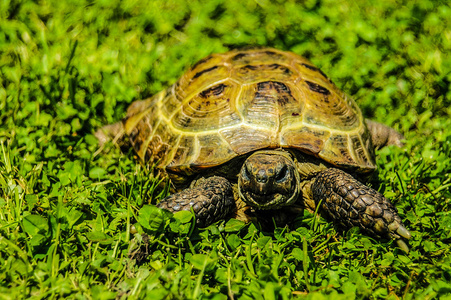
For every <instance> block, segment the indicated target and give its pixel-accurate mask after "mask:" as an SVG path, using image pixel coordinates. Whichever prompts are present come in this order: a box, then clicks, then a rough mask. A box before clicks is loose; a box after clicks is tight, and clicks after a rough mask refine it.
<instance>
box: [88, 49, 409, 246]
mask: <svg viewBox="0 0 451 300" xmlns="http://www.w3.org/2000/svg"><path fill="white" fill-rule="evenodd" d="M124 134H125V136H126V137H128V141H129V143H130V144H131V145H132V146H133V147H134V149H135V150H136V152H137V154H138V156H139V157H140V158H141V159H142V161H143V162H146V163H149V164H156V166H157V167H158V168H159V169H160V170H161V171H162V172H164V174H167V175H168V176H169V178H170V180H171V183H172V186H173V188H174V190H175V191H176V193H175V194H172V195H170V196H168V197H167V198H165V199H163V200H162V201H161V202H160V203H159V204H158V205H157V206H158V207H160V208H163V209H166V210H169V211H172V212H177V211H180V210H192V211H193V212H194V214H195V217H196V222H197V224H198V225H199V226H208V225H210V224H212V223H214V222H216V221H218V220H220V219H224V218H226V217H229V216H231V217H235V218H239V219H243V220H245V221H249V220H253V218H255V217H257V218H258V216H260V218H261V219H266V218H268V217H269V218H271V217H274V218H276V219H277V216H279V215H280V216H285V215H288V214H289V213H288V212H295V213H298V212H299V211H301V210H302V209H307V210H309V211H311V212H314V211H315V210H317V209H318V211H319V212H320V213H321V215H323V216H325V217H326V218H327V219H329V220H331V221H332V222H334V223H335V224H336V225H337V226H338V227H342V228H344V229H348V228H351V227H355V226H357V227H360V228H361V230H362V231H363V232H365V233H366V234H368V235H371V236H373V237H375V238H385V239H387V238H388V239H393V240H395V241H396V242H397V243H398V245H399V247H400V248H401V249H403V250H405V251H408V246H407V244H406V242H405V241H404V240H405V239H409V238H410V236H411V235H410V233H409V231H408V230H407V229H406V227H405V226H404V225H403V223H402V220H401V218H400V216H399V215H398V213H397V210H396V208H395V207H394V206H393V204H392V203H390V202H389V200H387V199H386V198H385V197H384V196H383V195H382V194H381V193H379V192H377V191H376V190H374V189H372V188H370V187H368V186H367V185H365V184H363V183H362V182H361V181H363V180H364V179H365V178H367V177H368V174H369V173H370V172H372V171H374V170H375V169H376V165H375V154H374V150H375V149H376V148H380V147H383V146H385V145H397V146H402V139H403V136H402V135H401V134H400V133H398V132H397V131H395V130H394V129H392V128H390V127H388V126H386V125H383V124H381V123H378V122H375V121H371V120H368V119H365V118H364V117H363V115H362V113H361V111H360V109H359V107H358V106H357V105H356V103H355V102H354V101H353V100H352V99H351V98H350V97H348V96H347V95H346V94H344V93H343V92H341V91H340V90H339V89H338V88H337V87H336V86H335V85H334V84H333V83H332V81H331V80H330V79H329V78H328V77H327V76H326V75H325V74H324V73H323V72H322V71H321V70H319V69H318V68H317V67H315V66H314V65H313V64H312V63H311V62H310V61H308V60H307V59H305V58H303V57H301V56H298V55H296V54H294V53H291V52H285V51H281V50H277V49H272V48H261V49H246V50H232V51H229V52H227V53H222V54H213V55H210V56H208V57H206V58H204V59H202V60H200V61H199V62H198V63H196V64H195V65H194V66H193V67H192V68H191V69H190V70H189V71H188V72H186V73H185V74H184V75H183V76H182V77H181V78H180V79H179V80H178V81H177V82H176V83H175V84H174V85H172V86H171V87H169V88H168V89H166V90H164V91H161V92H160V93H158V94H156V95H154V96H153V97H151V98H149V99H146V100H141V101H136V102H134V103H132V104H131V106H130V107H129V108H128V111H127V115H126V117H125V119H123V120H122V121H120V122H118V123H115V124H112V125H108V126H105V127H104V128H102V129H101V130H99V131H97V132H96V136H97V137H98V139H99V140H100V143H104V142H105V141H107V140H108V139H111V138H112V137H120V136H122V135H124ZM281 219H284V218H282V217H281Z"/></svg>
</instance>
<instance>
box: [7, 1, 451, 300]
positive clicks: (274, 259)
mask: <svg viewBox="0 0 451 300" xmlns="http://www.w3.org/2000/svg"><path fill="white" fill-rule="evenodd" d="M242 2H243V1H242V0H229V1H219V0H212V1H194V0H193V1H189V3H190V4H188V1H182V0H180V1H175V0H169V1H165V0H161V1H160V0H158V1H151V2H149V3H145V2H143V1H138V0H133V1H119V0H108V1H106V0H103V1H97V2H93V1H82V0H80V1H54V0H52V1H35V2H33V1H29V0H23V1H20V0H17V1H8V0H3V1H0V298H1V299H19V298H32V299H40V298H63V297H64V298H75V299H115V298H122V299H125V298H132V299H133V298H149V299H162V298H169V299H173V298H193V299H198V298H199V297H202V298H203V299H226V298H227V297H230V298H234V299H290V298H296V297H299V298H306V299H328V298H331V299H340V298H341V299H387V298H388V299H400V298H402V299H437V298H440V299H451V283H450V282H451V254H450V248H451V246H450V242H451V213H450V206H451V192H450V187H451V177H450V173H451V158H450V157H451V118H450V117H451V90H450V81H451V73H450V71H451V59H450V53H451V19H450V17H449V16H450V15H451V8H450V6H449V5H448V4H447V1H438V0H430V1H427V0H424V1H407V0H406V1H376V0H374V1H368V0H358V1H341V0H338V1H337V0H323V1H319V0H318V1H315V0H306V1H298V2H295V1H279V3H276V2H275V1H267V0H259V1H247V2H245V3H244V4H242ZM244 45H267V46H273V47H277V48H280V49H285V50H292V51H295V52H296V53H299V54H301V55H304V56H306V57H308V58H309V59H310V60H312V61H313V62H314V63H315V64H316V65H317V66H319V67H321V69H322V70H323V71H324V72H325V73H326V74H328V75H329V77H331V78H332V79H333V81H334V82H335V83H336V84H337V85H338V86H339V87H340V88H342V89H343V90H344V91H346V92H347V93H348V94H349V95H352V97H354V99H356V101H357V102H358V104H359V105H360V107H361V108H362V111H363V112H364V114H365V115H366V116H368V117H371V118H373V119H375V120H378V121H381V122H384V123H385V124H388V125H391V126H393V127H395V128H397V129H398V130H400V131H401V132H402V133H403V134H405V136H406V146H405V148H404V149H397V148H387V149H383V150H381V151H379V152H378V153H377V155H378V160H377V161H378V166H379V169H378V170H379V171H378V173H377V176H376V179H375V180H374V181H372V182H371V184H372V186H373V187H375V188H377V189H378V190H379V191H381V192H383V193H384V194H385V195H386V196H387V197H388V198H389V199H391V201H393V203H395V205H396V207H397V208H398V210H399V213H400V215H401V216H402V218H403V219H404V221H405V225H406V226H407V227H408V228H409V230H410V231H411V233H412V239H411V240H410V241H409V244H410V247H411V251H410V253H409V254H404V253H403V252H402V251H401V250H400V249H398V248H396V246H395V245H394V244H393V243H391V242H388V241H375V240H373V239H371V238H369V237H366V236H364V235H361V234H360V233H359V232H358V230H350V231H348V232H344V233H341V232H337V231H336V230H335V229H334V228H333V226H332V225H331V224H329V223H327V222H325V221H324V220H323V219H318V218H315V217H313V216H312V215H309V214H306V215H305V216H304V218H300V219H299V220H298V224H297V226H295V227H294V228H291V229H288V228H276V229H275V230H274V231H272V232H263V231H260V230H258V229H257V228H256V226H255V225H254V224H248V225H244V224H242V223H239V222H238V223H237V222H236V221H233V220H232V221H222V222H219V223H217V224H215V225H212V226H210V227H208V228H206V229H197V228H194V227H193V226H192V224H193V223H192V222H193V220H192V218H191V215H190V214H185V213H181V214H176V215H175V216H173V217H170V216H166V215H163V214H162V212H161V211H159V210H156V209H155V208H154V207H153V206H151V205H150V204H155V203H156V202H157V201H158V200H159V199H161V198H162V197H164V196H165V195H166V194H167V191H166V189H165V188H164V183H165V182H161V183H160V184H159V181H160V179H158V178H155V177H154V176H153V173H152V167H151V166H142V165H140V164H139V162H138V160H137V159H136V157H135V156H134V154H133V152H132V151H129V152H125V153H122V152H121V150H120V149H118V148H117V147H115V146H114V145H111V144H109V145H108V146H107V147H106V148H105V149H103V150H102V151H98V150H99V146H98V144H97V141H96V139H95V138H94V136H93V133H94V132H95V131H96V130H97V129H98V128H99V127H100V126H102V125H105V124H108V123H112V122H114V121H117V120H120V119H121V118H122V117H123V116H124V114H125V110H126V108H127V106H128V105H129V104H130V103H131V102H132V101H134V100H137V99H142V98H144V97H148V96H150V95H152V94H154V93H156V92H158V91H159V90H161V89H163V88H164V87H167V86H168V85H170V84H172V83H173V82H174V81H175V80H176V79H177V78H178V77H179V76H180V75H181V74H182V73H183V72H184V70H186V69H187V67H188V66H189V65H191V64H193V63H194V62H195V61H197V60H198V59H201V58H203V57H204V56H206V55H208V54H210V53H213V52H222V51H226V50H227V49H230V48H234V47H238V46H244ZM131 225H135V226H136V228H138V230H139V231H142V230H144V231H146V232H147V233H148V234H149V235H148V240H147V241H142V238H141V235H140V234H132V233H131V232H130V227H131ZM140 245H147V249H145V248H141V249H140V248H139V247H140ZM138 249H140V251H141V252H137V250H138ZM146 250H147V252H146ZM146 253H147V255H145V256H143V255H142V254H146ZM138 254H140V255H138Z"/></svg>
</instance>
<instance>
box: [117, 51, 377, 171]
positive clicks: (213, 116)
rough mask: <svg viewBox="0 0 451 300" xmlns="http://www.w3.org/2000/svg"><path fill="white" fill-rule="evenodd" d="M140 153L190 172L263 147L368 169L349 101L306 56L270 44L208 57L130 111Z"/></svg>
mask: <svg viewBox="0 0 451 300" xmlns="http://www.w3.org/2000/svg"><path fill="white" fill-rule="evenodd" d="M125 125H126V126H125V127H126V131H127V133H129V135H130V137H131V140H132V143H134V145H135V148H137V150H138V153H139V154H140V157H141V158H143V159H146V158H149V157H156V159H155V158H152V159H151V160H153V161H157V160H159V165H160V166H161V167H166V168H167V170H169V171H170V172H172V173H180V174H190V173H193V172H195V171H196V170H200V169H202V168H206V167H210V166H215V165H219V164H223V163H226V162H227V161H229V160H231V159H233V158H234V157H236V156H239V155H243V154H247V153H249V152H252V151H255V150H258V149H263V148H279V147H284V148H295V149H298V150H300V151H303V152H305V153H308V154H311V155H314V156H316V157H319V158H321V159H324V160H325V161H327V162H329V163H331V164H334V165H337V166H340V167H352V168H354V169H356V170H360V171H365V170H372V169H374V168H375V165H374V153H373V150H372V145H371V140H370V135H369V133H368V130H367V128H366V125H365V121H364V119H363V116H362V114H361V112H360V110H359V108H358V107H357V105H356V103H355V102H354V101H353V100H352V99H351V98H349V97H347V96H346V95H345V94H343V93H342V92H341V91H340V90H339V89H338V88H337V87H336V86H335V85H334V84H333V83H332V82H331V81H330V79H329V78H328V77H327V76H326V75H325V74H324V73H322V72H321V71H320V70H319V69H318V68H317V67H315V66H314V65H313V64H312V63H311V62H309V61H308V60H307V59H305V58H303V57H300V56H298V55H296V54H293V53H290V52H284V51H279V50H275V49H256V50H242V51H240V50H236V51H231V52H227V53H224V54H214V55H211V56H209V57H207V58H205V59H203V60H201V61H199V62H198V63H197V64H195V65H194V66H193V67H192V68H191V69H190V70H189V71H188V72H186V73H185V74H184V75H183V76H182V77H181V78H180V79H179V81H178V82H177V83H175V84H174V85H173V86H172V87H171V88H169V89H167V90H166V91H164V92H161V93H159V94H157V95H155V96H154V97H152V98H150V99H148V100H145V101H140V102H137V103H136V104H133V106H132V107H131V108H130V109H129V113H128V115H127V119H126V120H125Z"/></svg>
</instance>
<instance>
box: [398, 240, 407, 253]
mask: <svg viewBox="0 0 451 300" xmlns="http://www.w3.org/2000/svg"><path fill="white" fill-rule="evenodd" d="M396 244H398V247H399V248H400V249H401V250H402V251H404V252H405V253H409V246H407V244H406V242H404V241H403V240H401V239H399V240H396Z"/></svg>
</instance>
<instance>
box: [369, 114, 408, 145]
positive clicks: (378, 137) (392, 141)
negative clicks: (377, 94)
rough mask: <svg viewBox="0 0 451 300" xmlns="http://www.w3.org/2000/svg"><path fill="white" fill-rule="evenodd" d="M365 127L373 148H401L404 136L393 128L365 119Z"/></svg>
mask: <svg viewBox="0 0 451 300" xmlns="http://www.w3.org/2000/svg"><path fill="white" fill-rule="evenodd" d="M365 121H366V125H367V127H368V130H369V131H370V133H371V141H372V142H373V146H374V147H376V148H377V149H380V148H382V147H384V146H388V145H395V146H398V147H402V146H403V145H404V144H403V143H402V140H403V139H404V136H403V135H402V134H401V133H399V132H397V131H396V130H394V129H393V128H391V127H389V126H387V125H384V124H382V123H379V122H376V121H372V120H369V119H366V120H365Z"/></svg>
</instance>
